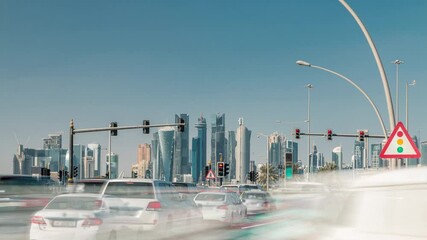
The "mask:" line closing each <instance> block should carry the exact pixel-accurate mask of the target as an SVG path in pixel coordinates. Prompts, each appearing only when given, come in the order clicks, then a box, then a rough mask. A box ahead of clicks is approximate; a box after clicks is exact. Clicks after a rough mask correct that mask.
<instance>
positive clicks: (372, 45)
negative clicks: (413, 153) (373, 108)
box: [339, 0, 395, 129]
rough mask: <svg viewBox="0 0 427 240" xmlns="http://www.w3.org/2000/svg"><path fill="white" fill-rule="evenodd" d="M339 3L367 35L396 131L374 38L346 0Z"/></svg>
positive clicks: (391, 127)
mask: <svg viewBox="0 0 427 240" xmlns="http://www.w3.org/2000/svg"><path fill="white" fill-rule="evenodd" d="M339 2H340V3H341V4H342V5H343V6H344V7H345V8H346V9H347V11H349V12H350V14H351V15H352V16H353V18H354V19H355V20H356V22H357V24H358V25H359V27H360V29H361V30H362V32H363V34H364V35H365V38H366V40H367V41H368V44H369V47H370V48H371V51H372V54H373V55H374V58H375V62H376V64H377V67H378V71H379V72H380V75H381V80H382V83H383V87H384V93H385V97H386V102H387V110H388V117H389V120H390V129H394V127H395V117H394V111H393V102H392V100H391V96H390V87H389V85H388V81H387V76H386V74H385V71H384V67H383V64H382V62H381V58H380V55H379V54H378V51H377V48H376V47H375V44H374V41H372V38H371V36H370V34H369V32H368V30H367V29H366V27H365V25H364V24H363V22H362V21H361V20H360V18H359V17H358V16H357V14H356V13H355V12H354V11H353V9H352V8H351V7H350V6H349V5H348V4H347V3H346V2H345V0H339Z"/></svg>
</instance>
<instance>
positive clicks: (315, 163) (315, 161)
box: [310, 144, 318, 172]
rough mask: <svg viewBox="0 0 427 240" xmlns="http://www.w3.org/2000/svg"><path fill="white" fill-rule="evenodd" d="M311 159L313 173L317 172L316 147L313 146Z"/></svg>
mask: <svg viewBox="0 0 427 240" xmlns="http://www.w3.org/2000/svg"><path fill="white" fill-rule="evenodd" d="M310 157H311V165H312V170H313V172H317V170H318V155H317V146H316V145H315V144H313V152H312V153H311V155H310Z"/></svg>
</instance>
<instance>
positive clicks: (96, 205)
mask: <svg viewBox="0 0 427 240" xmlns="http://www.w3.org/2000/svg"><path fill="white" fill-rule="evenodd" d="M103 203H104V202H103V201H102V200H96V201H95V207H96V208H101V207H102V204H103Z"/></svg>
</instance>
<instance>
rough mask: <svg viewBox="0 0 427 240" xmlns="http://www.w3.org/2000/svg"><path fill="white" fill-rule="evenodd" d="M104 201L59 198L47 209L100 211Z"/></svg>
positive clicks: (86, 198) (84, 198)
mask: <svg viewBox="0 0 427 240" xmlns="http://www.w3.org/2000/svg"><path fill="white" fill-rule="evenodd" d="M101 205H102V201H101V200H100V199H98V198H95V197H57V198H55V199H53V200H52V202H50V203H49V204H48V205H47V206H46V209H58V210H62V209H73V210H98V209H99V208H100V207H101Z"/></svg>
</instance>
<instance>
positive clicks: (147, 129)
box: [142, 120, 150, 134]
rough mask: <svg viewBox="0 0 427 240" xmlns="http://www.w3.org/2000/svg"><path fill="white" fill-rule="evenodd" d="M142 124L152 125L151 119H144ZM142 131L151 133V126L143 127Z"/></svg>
mask: <svg viewBox="0 0 427 240" xmlns="http://www.w3.org/2000/svg"><path fill="white" fill-rule="evenodd" d="M142 125H144V126H150V121H149V120H144V121H142ZM142 133H144V134H149V133H150V127H143V128H142Z"/></svg>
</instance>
